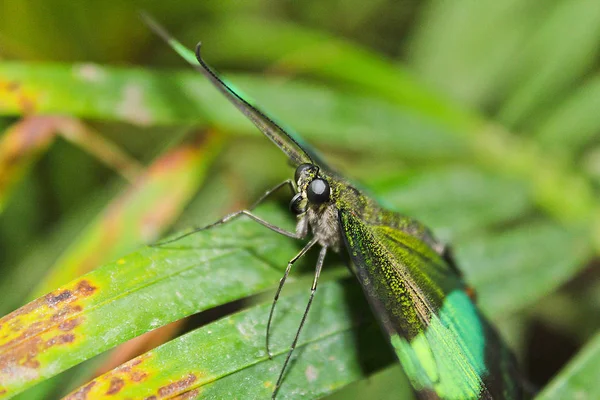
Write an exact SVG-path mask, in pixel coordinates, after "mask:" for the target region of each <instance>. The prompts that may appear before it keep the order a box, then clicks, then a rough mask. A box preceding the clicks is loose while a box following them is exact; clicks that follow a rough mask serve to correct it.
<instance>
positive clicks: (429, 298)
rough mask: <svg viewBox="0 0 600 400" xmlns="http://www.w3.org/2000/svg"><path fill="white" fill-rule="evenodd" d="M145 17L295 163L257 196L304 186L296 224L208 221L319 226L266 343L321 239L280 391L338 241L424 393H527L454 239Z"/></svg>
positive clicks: (303, 229) (304, 228)
mask: <svg viewBox="0 0 600 400" xmlns="http://www.w3.org/2000/svg"><path fill="white" fill-rule="evenodd" d="M144 19H145V20H146V22H147V23H148V25H149V26H150V27H151V28H152V29H153V30H154V31H156V32H157V33H158V34H159V35H160V36H162V37H163V38H164V39H165V40H166V41H167V42H168V43H169V44H170V45H171V46H172V47H173V48H174V49H175V50H176V51H177V52H178V53H179V54H180V55H181V56H182V57H183V58H185V59H186V60H187V61H188V62H189V63H190V64H192V65H193V66H194V68H196V69H197V70H198V71H200V72H201V73H202V74H203V75H204V76H206V77H207V78H208V79H209V80H210V81H211V82H212V83H213V84H214V85H215V87H216V88H217V89H218V90H219V91H221V93H222V94H223V95H224V96H225V97H227V99H229V101H231V103H233V104H234V105H235V106H236V107H237V108H238V109H239V110H240V111H241V112H242V113H243V114H244V115H245V116H246V117H248V119H250V120H251V121H252V122H253V123H254V124H255V125H256V126H257V127H258V128H259V129H260V130H261V132H263V133H264V134H265V135H266V136H267V137H268V138H269V139H271V140H272V141H273V142H274V143H275V144H276V145H277V146H278V147H279V148H280V149H281V150H282V151H283V152H284V153H285V154H286V155H287V156H288V158H289V159H290V161H291V162H292V163H293V164H294V166H296V171H295V176H294V179H293V180H291V179H290V180H287V181H285V182H283V183H281V184H280V185H277V186H276V187H275V188H273V189H272V190H270V191H268V192H267V193H266V194H265V195H264V196H263V197H262V198H261V199H259V201H258V202H260V201H262V200H263V199H264V198H266V197H267V196H268V195H270V194H271V193H273V192H274V191H276V190H278V189H280V188H282V187H284V186H290V187H291V188H292V190H293V192H294V193H295V195H294V196H293V198H292V200H291V202H290V210H291V211H292V212H293V213H294V214H295V215H296V217H297V221H298V222H297V228H296V231H295V232H288V231H285V230H283V229H281V228H279V227H277V226H274V225H272V224H270V223H268V222H267V221H264V220H262V219H261V218H260V217H258V216H256V215H254V214H252V212H251V211H250V210H243V211H239V212H237V213H234V214H230V215H228V216H226V217H225V218H223V219H222V220H220V221H218V222H216V223H215V224H212V225H210V226H208V227H204V228H202V229H207V228H210V227H212V226H215V225H217V224H222V223H225V222H227V221H229V220H231V219H232V218H236V217H238V216H241V215H246V216H247V217H249V218H252V219H254V220H255V221H257V222H259V223H261V224H262V225H264V226H265V227H267V228H269V229H271V230H273V231H275V232H277V233H280V234H283V235H286V236H289V237H292V238H296V239H304V238H305V237H307V236H309V232H310V234H312V239H310V240H309V242H308V243H307V244H306V245H305V247H304V248H303V249H302V250H301V251H300V253H299V254H298V255H296V256H295V257H294V258H293V259H292V260H291V261H290V262H289V263H288V266H287V269H286V271H285V274H284V276H283V278H282V279H281V281H280V284H279V287H278V289H277V292H276V295H275V300H274V302H273V307H272V308H271V313H270V315H269V322H268V324H267V350H268V348H269V344H268V338H269V335H268V331H269V327H270V325H271V319H272V316H273V310H274V307H275V304H276V301H277V299H278V297H279V294H280V291H281V288H282V286H283V284H284V282H285V280H286V278H287V276H288V274H289V272H290V269H291V267H292V264H294V262H295V261H296V260H297V259H299V258H300V257H301V256H303V255H304V254H305V253H306V252H307V251H308V250H309V249H311V248H312V247H313V246H320V247H321V250H320V253H319V257H318V260H317V265H316V272H315V278H314V281H313V284H312V287H311V295H310V298H309V301H308V304H307V307H306V310H305V313H304V316H303V318H302V321H301V323H300V326H299V328H298V331H297V333H296V337H295V339H294V341H293V343H292V346H291V348H290V351H289V353H288V355H287V358H286V360H285V363H284V365H283V367H282V369H281V373H280V375H279V379H278V381H277V384H276V386H275V390H274V392H273V397H275V395H276V393H277V390H278V389H279V387H280V385H281V383H282V379H283V376H284V371H285V368H286V366H287V364H288V362H289V360H290V357H291V354H292V352H293V350H294V347H295V346H296V342H297V340H298V337H299V335H300V332H301V329H302V326H303V325H304V322H305V320H306V316H307V314H308V312H309V309H310V305H311V303H312V300H313V297H314V294H315V291H316V289H317V283H318V278H319V274H320V272H321V269H322V267H323V264H324V260H325V255H326V254H327V252H328V251H330V250H331V251H335V252H339V251H347V252H348V255H349V257H350V260H351V266H350V268H351V269H352V271H353V272H354V274H355V275H356V277H357V279H358V281H359V282H360V284H361V286H362V288H363V291H364V293H365V295H366V297H367V299H368V301H369V303H370V305H371V308H372V310H373V312H374V314H375V315H376V317H377V318H378V320H379V322H380V324H381V326H382V328H383V330H384V331H385V333H387V336H388V337H389V341H390V344H391V345H392V348H393V349H394V351H395V353H396V355H397V356H398V359H399V360H400V363H401V364H402V367H403V368H404V371H405V372H406V374H407V376H408V377H409V379H410V382H411V384H412V386H413V388H414V390H415V392H416V393H417V395H418V397H420V398H423V399H520V398H523V397H525V391H524V388H523V383H522V382H523V380H522V378H521V375H520V373H519V371H518V368H517V364H516V361H515V358H514V356H513V355H512V353H511V352H510V350H509V349H508V347H507V346H506V345H505V344H504V342H503V341H502V339H501V337H500V336H499V335H498V333H497V332H496V330H495V329H494V327H493V326H492V325H491V324H490V323H489V322H488V321H487V319H486V318H485V317H484V316H483V315H482V314H481V312H480V311H479V310H478V309H477V307H476V306H475V304H474V298H473V297H474V295H473V291H472V290H471V289H470V288H469V287H468V286H467V285H466V283H465V282H464V280H463V278H462V275H461V273H460V271H459V270H458V268H457V267H456V265H455V263H454V261H453V259H452V257H451V254H450V251H449V248H448V247H446V246H445V245H444V244H443V243H440V242H439V241H437V240H436V239H435V238H434V236H433V235H432V234H431V232H430V231H429V230H428V229H427V228H426V227H425V226H423V225H422V224H421V223H419V222H417V221H415V220H413V219H411V218H410V217H407V216H405V215H402V214H399V213H397V212H394V211H390V210H387V209H385V208H383V207H381V206H380V205H379V204H378V203H377V201H375V200H374V199H373V198H371V197H369V196H367V195H365V194H364V193H363V192H362V191H361V190H359V189H357V188H356V187H355V186H354V185H353V184H352V183H350V182H349V181H348V180H347V179H345V178H344V177H342V176H340V175H339V174H338V173H336V172H335V171H333V170H332V169H331V168H330V167H328V166H327V165H326V164H325V162H324V161H323V160H321V158H320V157H319V156H318V155H317V154H316V153H315V152H314V151H313V150H312V149H311V148H310V147H309V146H307V145H306V144H305V143H303V142H302V141H301V140H300V139H299V138H298V137H296V136H295V135H294V136H293V135H291V134H290V133H288V132H286V131H285V130H283V129H282V128H281V127H280V126H279V125H278V124H277V123H276V122H275V121H274V120H273V119H271V118H269V117H268V116H267V115H266V114H264V113H263V112H262V111H260V110H259V109H258V108H256V107H254V106H253V105H252V104H250V103H249V102H248V101H246V100H244V98H242V97H241V96H240V95H239V94H238V93H236V91H234V90H233V89H232V88H231V86H228V85H227V84H226V83H225V82H224V80H223V79H221V78H220V77H219V76H218V75H217V74H216V73H215V72H214V71H213V70H212V69H211V68H210V67H209V66H208V65H207V64H206V63H205V62H204V61H203V59H202V57H201V56H200V45H198V47H197V48H196V54H195V57H194V55H192V54H191V53H190V52H189V51H188V50H187V49H186V48H185V47H183V46H182V45H181V44H180V43H179V42H177V41H176V40H174V39H173V38H172V37H171V36H170V35H168V34H167V33H166V31H164V30H163V29H162V28H161V27H160V26H158V25H157V24H156V23H155V22H154V21H152V20H151V19H149V18H148V17H147V16H145V17H144ZM258 202H257V203H258ZM191 233H193V232H190V233H188V234H191ZM188 234H186V235H188ZM179 238H181V237H178V238H175V239H174V240H178V239H179ZM170 241H171V240H170ZM170 241H169V242H170ZM163 243H166V242H163Z"/></svg>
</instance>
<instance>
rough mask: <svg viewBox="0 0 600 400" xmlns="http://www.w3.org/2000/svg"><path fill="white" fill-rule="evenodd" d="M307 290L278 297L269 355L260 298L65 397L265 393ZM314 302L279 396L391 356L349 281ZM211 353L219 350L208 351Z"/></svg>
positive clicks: (327, 386) (350, 377)
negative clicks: (231, 314)
mask: <svg viewBox="0 0 600 400" xmlns="http://www.w3.org/2000/svg"><path fill="white" fill-rule="evenodd" d="M306 295H307V293H306V292H302V293H298V294H296V295H293V296H284V297H282V299H281V303H280V304H278V311H279V312H278V314H277V318H276V320H275V324H274V330H273V347H272V350H273V354H274V356H275V357H274V358H273V360H269V359H268V357H267V355H266V351H265V348H264V335H265V329H266V318H265V317H266V316H267V315H268V310H269V308H270V303H267V304H263V305H261V306H257V307H253V308H251V309H249V310H246V311H243V312H241V313H239V314H235V315H233V316H230V317H227V318H225V319H222V320H220V321H218V322H215V323H212V324H210V325H208V326H205V327H203V328H201V329H198V330H196V331H194V332H192V333H189V334H187V335H185V336H182V337H180V338H178V339H175V340H173V341H171V342H169V343H167V344H165V345H163V346H160V347H159V348H157V349H155V350H152V351H150V352H148V353H146V354H143V355H141V356H140V357H138V358H136V359H134V360H131V361H130V362H128V363H126V364H125V365H123V366H121V367H118V368H116V369H115V370H113V371H111V372H109V373H107V374H105V375H103V376H101V377H99V378H96V379H94V380H93V381H91V382H90V383H88V384H85V385H83V386H82V387H81V388H80V389H78V390H77V391H74V392H73V393H71V395H70V396H67V397H65V400H67V399H80V398H94V399H104V398H115V397H113V396H117V398H147V397H150V396H158V397H165V396H166V395H168V396H169V398H170V396H176V395H183V394H184V393H190V392H193V393H194V394H195V395H196V396H198V395H200V396H202V397H203V398H235V397H237V396H239V395H240V394H243V395H244V397H245V398H267V397H269V395H270V393H271V392H272V390H273V386H274V383H275V380H276V379H277V374H278V371H279V368H280V367H281V365H282V362H283V358H284V357H285V354H286V353H287V350H288V348H289V344H290V342H291V340H292V339H293V335H294V334H295V331H296V328H297V326H298V319H299V317H300V316H301V315H302V312H303V311H304V307H305V304H306ZM348 302H350V304H348ZM314 310H315V312H313V313H311V314H310V316H309V318H308V321H307V323H306V325H305V329H304V331H303V335H302V336H301V340H300V342H299V347H298V352H297V354H296V357H295V359H294V361H293V363H292V365H291V367H290V369H289V372H288V374H287V375H286V379H285V381H284V383H283V385H282V387H281V390H280V392H279V393H278V398H281V399H288V398H289V399H291V398H298V397H302V398H310V399H313V398H314V399H316V398H319V397H321V396H322V395H324V394H327V393H331V392H332V391H335V390H337V389H338V388H340V387H343V386H344V385H347V384H348V383H350V382H352V381H355V380H357V379H360V378H361V377H364V376H365V375H366V374H367V373H369V372H372V371H373V369H377V368H379V367H380V366H381V364H382V363H383V364H385V363H389V362H390V361H391V354H390V352H389V349H388V347H387V345H386V343H385V341H384V339H383V337H382V336H381V334H380V333H379V332H378V331H377V329H378V328H377V326H376V325H375V324H373V322H372V319H371V317H370V312H369V309H368V307H367V305H366V303H365V301H364V299H363V298H362V296H361V292H360V288H359V287H358V285H357V284H356V283H355V282H353V281H348V280H345V282H344V283H341V282H327V283H324V284H323V285H322V286H320V287H319V291H318V296H317V297H315V303H314ZM324 321H327V323H323V322H324ZM357 328H359V329H360V330H359V331H358V332H357V331H356V329H357ZM361 347H362V348H361ZM359 348H360V351H359ZM217 354H220V355H221V356H217V357H215V355H217ZM409 395H410V392H409ZM409 398H410V397H409Z"/></svg>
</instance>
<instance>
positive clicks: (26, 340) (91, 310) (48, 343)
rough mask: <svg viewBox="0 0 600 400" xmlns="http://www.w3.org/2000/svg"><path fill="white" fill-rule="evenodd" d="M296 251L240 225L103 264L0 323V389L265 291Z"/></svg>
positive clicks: (14, 389)
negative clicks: (192, 315) (0, 367)
mask: <svg viewBox="0 0 600 400" xmlns="http://www.w3.org/2000/svg"><path fill="white" fill-rule="evenodd" d="M268 215H269V219H270V220H272V221H274V222H277V221H278V220H281V218H282V214H281V212H276V210H271V212H269V213H268ZM295 251H297V247H296V246H294V244H293V243H292V242H291V241H289V240H287V239H286V238H279V237H277V235H275V234H273V233H272V232H270V231H268V230H266V229H265V228H263V227H261V226H260V225H257V224H256V223H254V222H253V221H249V220H244V219H240V220H239V221H236V222H235V223H230V224H226V225H224V226H222V227H220V228H216V229H213V230H210V231H205V232H203V233H198V234H196V235H194V236H192V237H190V238H189V239H185V240H182V241H180V242H178V243H177V244H173V245H170V246H168V247H161V248H142V249H141V250H140V251H139V252H137V253H133V254H131V255H129V256H127V257H125V258H122V259H119V260H118V261H116V262H114V263H111V264H107V265H105V266H104V267H102V268H99V269H97V270H95V271H93V272H91V273H89V274H87V275H85V276H83V277H82V278H79V279H76V280H75V281H73V282H71V283H69V284H68V285H65V286H63V287H61V288H59V289H57V290H55V291H54V292H52V293H50V294H48V295H46V296H44V297H41V298H39V299H38V300H36V301H34V302H32V303H30V304H28V305H26V306H24V307H22V308H21V309H19V310H17V311H15V312H13V313H11V314H9V315H7V316H6V317H4V318H3V319H2V320H0V321H1V323H0V338H1V341H0V366H2V369H1V370H0V382H2V386H1V387H0V389H2V390H5V391H6V395H9V394H11V395H12V394H16V393H18V392H20V391H22V390H24V389H26V388H27V387H30V386H31V385H33V384H34V383H36V382H39V381H41V380H44V379H47V378H49V377H51V376H54V375H56V374H57V373H59V372H61V371H63V370H65V369H67V368H69V367H71V366H73V365H76V364H78V363H79V362H81V361H83V360H86V359H88V358H90V357H92V356H94V355H96V354H99V353H101V352H103V351H105V350H107V349H110V348H112V347H114V346H115V345H117V344H119V343H122V342H124V341H125V340H128V339H131V338H133V337H135V336H138V335H140V334H141V333H144V332H147V331H149V330H152V329H155V328H157V327H159V326H162V325H165V324H167V323H169V322H172V321H175V320H177V319H179V318H182V317H184V316H187V315H190V314H192V313H196V312H199V311H201V310H205V309H208V308H211V307H214V306H216V305H219V304H224V303H226V302H229V301H232V300H235V299H239V298H241V297H245V296H249V295H252V294H255V293H257V292H259V291H261V290H264V289H266V288H269V287H271V286H273V285H274V284H275V283H276V282H277V280H278V279H279V278H280V276H281V269H282V268H283V267H284V266H285V264H286V262H287V260H288V259H289V258H291V255H293V254H294V253H295ZM107 316H110V317H109V318H107ZM124 321H127V322H126V323H124ZM25 355H27V356H26V357H25Z"/></svg>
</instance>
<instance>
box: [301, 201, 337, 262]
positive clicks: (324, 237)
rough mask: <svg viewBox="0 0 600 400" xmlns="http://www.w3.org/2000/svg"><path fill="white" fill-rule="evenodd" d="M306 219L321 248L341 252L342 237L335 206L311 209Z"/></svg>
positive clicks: (307, 212) (329, 205) (328, 205)
mask: <svg viewBox="0 0 600 400" xmlns="http://www.w3.org/2000/svg"><path fill="white" fill-rule="evenodd" d="M304 218H306V220H307V223H308V225H309V226H310V229H311V231H312V233H313V235H314V236H315V237H316V238H317V240H318V242H319V244H320V245H321V246H326V247H329V248H331V249H332V250H334V251H336V252H337V251H339V250H340V247H341V244H342V235H341V231H340V223H339V221H338V210H337V208H336V207H335V205H334V204H324V205H320V206H314V207H309V208H308V210H307V211H306V215H305V216H304ZM300 223H301V222H299V224H300Z"/></svg>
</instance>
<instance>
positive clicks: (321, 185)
mask: <svg viewBox="0 0 600 400" xmlns="http://www.w3.org/2000/svg"><path fill="white" fill-rule="evenodd" d="M329 194H330V189H329V183H327V181H326V180H324V179H321V178H317V179H313V181H312V182H311V183H310V184H309V185H308V188H307V189H306V196H307V197H308V201H310V202H311V203H312V204H323V203H325V202H326V201H328V200H329Z"/></svg>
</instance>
